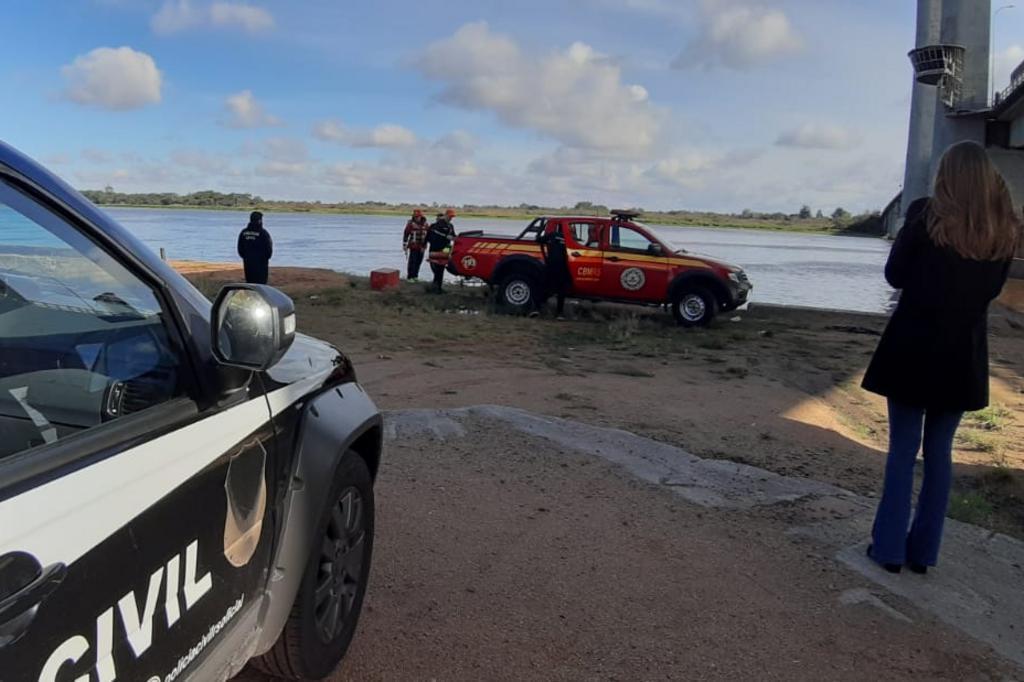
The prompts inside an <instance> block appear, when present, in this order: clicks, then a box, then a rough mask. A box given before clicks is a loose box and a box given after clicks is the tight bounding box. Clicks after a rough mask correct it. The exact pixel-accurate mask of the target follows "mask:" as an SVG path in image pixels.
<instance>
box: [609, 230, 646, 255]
mask: <svg viewBox="0 0 1024 682" xmlns="http://www.w3.org/2000/svg"><path fill="white" fill-rule="evenodd" d="M611 235H612V236H611V240H610V242H609V243H610V245H611V247H612V248H613V249H625V250H628V251H647V250H648V249H649V248H650V246H651V244H652V243H653V242H652V241H651V240H650V239H648V238H647V237H645V236H644V235H642V234H641V233H639V232H637V231H636V230H634V229H633V228H631V227H626V226H625V225H612V230H611Z"/></svg>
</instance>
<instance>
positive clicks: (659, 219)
mask: <svg viewBox="0 0 1024 682" xmlns="http://www.w3.org/2000/svg"><path fill="white" fill-rule="evenodd" d="M82 194H84V195H85V196H86V198H88V199H89V200H90V201H92V202H93V203H95V204H98V205H100V206H124V207H133V206H134V207H140V208H143V207H145V208H201V209H217V210H238V211H246V210H255V209H261V210H266V211H288V212H316V213H350V214H358V213H366V214H383V215H404V214H407V213H411V212H412V210H413V209H414V208H428V209H442V208H444V207H443V206H441V205H439V204H437V203H436V202H435V203H433V204H431V205H429V206H424V205H420V204H408V203H402V204H391V203H387V202H383V201H360V202H348V201H345V202H335V203H329V202H327V203H325V202H320V201H281V200H274V199H264V198H263V197H260V196H259V195H254V194H248V193H239V192H231V193H225V192H215V191H212V190H205V191H201V192H192V193H191V194H177V193H174V192H140V193H126V192H117V191H115V190H114V189H113V188H112V187H105V188H104V189H102V190H83V191H82ZM455 208H456V209H458V210H459V213H460V215H463V216H466V217H480V218H529V217H533V216H537V215H594V216H601V215H608V214H609V207H607V206H604V205H601V204H595V203H593V202H590V201H580V202H577V203H576V204H575V205H573V206H562V207H559V208H552V207H546V206H538V205H535V204H527V203H522V204H519V205H518V206H487V205H476V204H464V205H462V206H456V207H455ZM630 210H632V211H635V212H637V213H640V214H642V215H643V220H645V221H647V222H650V223H658V224H665V225H681V226H687V225H692V226H706V227H746V228H761V229H774V230H796V231H801V232H830V233H836V232H839V233H851V234H874V235H881V234H884V233H885V229H884V227H883V225H882V221H881V214H880V213H879V212H878V211H873V212H865V213H861V214H859V215H853V214H851V213H850V212H849V211H847V210H845V209H843V208H836V209H835V210H834V211H833V212H832V213H831V214H829V215H827V216H826V215H825V214H824V213H823V212H822V211H821V210H818V211H817V212H813V211H812V209H811V207H810V206H807V205H805V206H802V207H801V208H800V210H799V211H797V212H796V213H792V214H789V213H783V212H773V213H765V212H755V211H752V210H750V209H744V210H743V211H741V212H740V213H714V212H708V211H686V210H673V211H645V210H644V209H642V208H639V207H635V208H632V209H630Z"/></svg>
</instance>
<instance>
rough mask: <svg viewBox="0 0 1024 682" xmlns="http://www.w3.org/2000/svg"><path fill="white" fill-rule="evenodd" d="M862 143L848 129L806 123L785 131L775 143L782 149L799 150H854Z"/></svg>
mask: <svg viewBox="0 0 1024 682" xmlns="http://www.w3.org/2000/svg"><path fill="white" fill-rule="evenodd" d="M859 142H860V136H859V135H858V134H857V133H856V132H854V131H852V130H849V129H848V128H844V127H842V126H838V125H830V124H819V123H805V124H804V125H802V126H800V127H798V128H794V129H792V130H787V131H784V132H783V133H782V134H780V135H779V137H778V139H777V140H776V141H775V144H777V145H778V146H780V147H796V148H799V149H852V148H853V147H855V146H857V144H858V143H859Z"/></svg>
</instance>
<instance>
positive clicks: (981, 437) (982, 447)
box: [956, 429, 996, 452]
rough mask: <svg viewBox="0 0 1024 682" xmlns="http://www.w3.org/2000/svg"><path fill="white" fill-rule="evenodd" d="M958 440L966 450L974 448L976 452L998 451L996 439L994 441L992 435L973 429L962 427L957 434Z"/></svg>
mask: <svg viewBox="0 0 1024 682" xmlns="http://www.w3.org/2000/svg"><path fill="white" fill-rule="evenodd" d="M956 442H957V443H959V444H960V446H961V447H963V448H964V449H965V450H974V451H975V452H995V451H996V444H995V441H993V440H992V438H991V437H990V436H986V435H985V434H983V433H978V432H976V431H972V430H971V429H962V430H960V431H958V432H957V434H956Z"/></svg>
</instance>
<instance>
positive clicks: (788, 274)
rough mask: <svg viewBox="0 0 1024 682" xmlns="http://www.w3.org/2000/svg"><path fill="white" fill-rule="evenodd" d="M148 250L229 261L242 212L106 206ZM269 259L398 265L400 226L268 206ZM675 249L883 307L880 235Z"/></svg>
mask: <svg viewBox="0 0 1024 682" xmlns="http://www.w3.org/2000/svg"><path fill="white" fill-rule="evenodd" d="M107 210H108V211H109V212H110V214H111V215H113V216H114V217H115V218H116V219H117V220H118V221H120V222H121V224H122V225H124V226H125V227H127V228H128V229H129V230H131V231H132V232H133V233H135V235H136V236H138V237H139V238H140V239H142V241H144V242H145V243H146V244H148V245H149V246H150V247H151V248H153V249H154V250H157V249H159V248H161V247H163V248H164V249H165V250H166V252H167V257H168V258H171V259H184V260H206V261H218V262H224V261H235V260H237V256H236V254H235V242H236V239H237V235H238V232H239V230H241V229H242V227H244V226H245V223H246V222H247V219H248V214H246V213H241V212H232V211H192V210H177V209H175V210H157V209H133V208H111V209H107ZM264 223H265V225H266V227H267V229H268V230H270V233H271V235H272V236H273V238H274V259H273V261H272V266H273V265H297V266H308V267H321V268H329V269H332V270H338V271H342V272H349V273H352V274H358V275H365V274H368V273H369V272H370V271H371V270H373V269H374V268H380V267H395V268H401V267H402V260H403V259H402V248H401V244H402V238H401V235H402V230H403V228H404V227H405V221H404V220H403V219H402V218H399V217H395V216H366V215H334V214H315V213H270V214H268V215H267V216H266V217H265V219H264ZM455 224H456V229H458V230H459V231H462V230H478V229H485V230H487V231H488V232H490V233H495V234H512V235H514V234H518V233H519V232H520V231H521V230H522V229H523V227H525V224H523V223H520V222H518V221H510V220H479V219H469V218H466V219H462V218H459V219H457V220H456V221H455ZM650 227H651V228H652V229H654V231H655V232H657V234H658V235H659V236H660V237H661V238H662V239H663V240H664V241H666V242H667V243H669V244H670V245H671V246H674V247H676V248H682V249H686V250H687V251H692V252H696V253H701V254H705V255H708V256H714V257H715V258H719V259H721V260H725V261H728V262H730V263H734V264H736V265H740V266H742V267H743V268H745V269H746V270H747V273H748V274H749V275H750V279H751V281H752V282H753V283H754V293H753V299H752V300H754V301H760V302H763V303H776V304H783V305H798V306H808V307H813V308H835V309H840V310H852V311H863V312H883V311H885V310H888V308H889V307H890V306H891V303H892V296H893V291H892V289H890V288H889V286H888V285H887V284H886V283H885V278H884V277H883V276H882V270H883V268H884V266H885V259H886V256H887V255H888V253H889V244H888V242H886V241H885V240H882V239H874V238H862V237H833V236H825V235H805V234H797V233H781V232H768V231H761V230H729V229H721V228H693V227H685V228H684V227H659V226H657V225H651V226H650Z"/></svg>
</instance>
